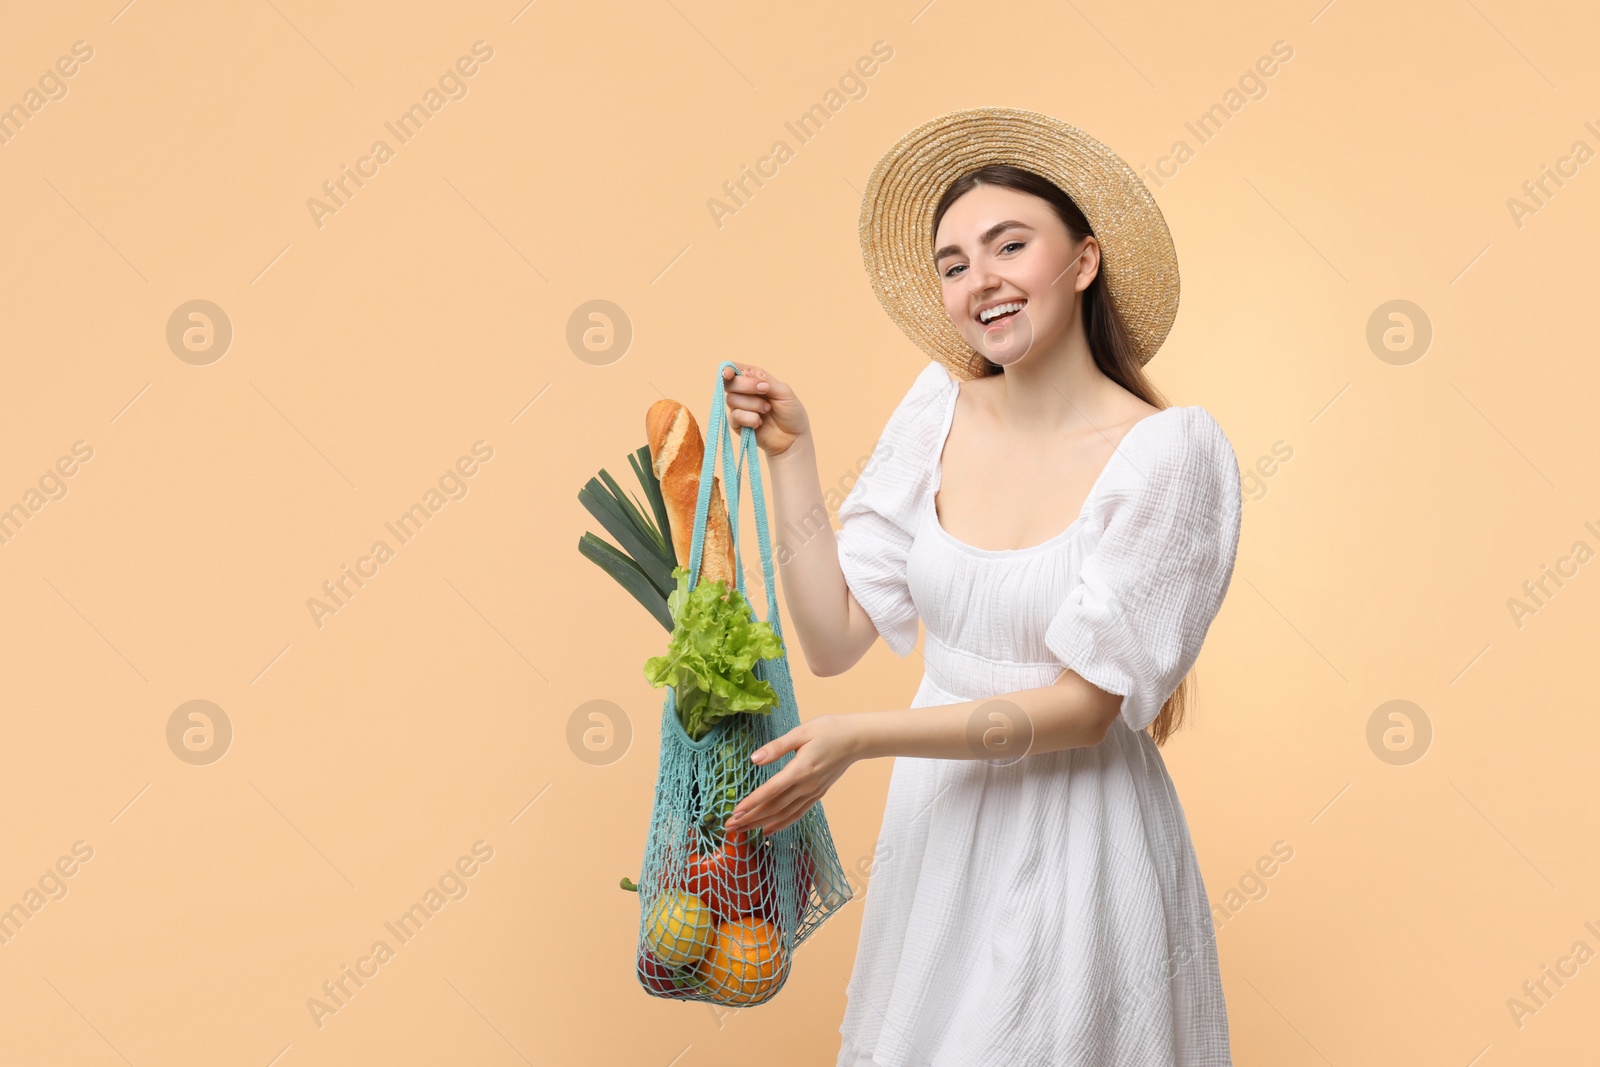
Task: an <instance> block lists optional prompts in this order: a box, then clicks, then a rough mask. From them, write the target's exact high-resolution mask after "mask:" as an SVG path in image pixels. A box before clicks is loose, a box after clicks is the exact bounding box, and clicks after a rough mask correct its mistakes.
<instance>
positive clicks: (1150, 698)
mask: <svg viewBox="0 0 1600 1067" xmlns="http://www.w3.org/2000/svg"><path fill="white" fill-rule="evenodd" d="M861 228H862V248H863V253H864V256H865V259H866V263H867V267H868V273H869V275H870V276H871V277H872V279H873V284H874V286H875V289H876V291H877V293H878V296H879V299H880V300H881V301H882V302H883V304H884V307H885V309H886V310H887V311H888V313H889V315H890V316H891V317H892V318H893V319H894V320H895V321H896V322H897V323H898V324H899V325H900V326H901V327H902V329H904V330H905V331H906V332H907V333H908V334H909V335H910V336H911V337H912V339H913V340H914V341H916V342H917V343H918V345H919V346H921V347H922V348H923V349H924V350H925V351H926V352H928V354H929V355H930V356H931V357H932V358H933V362H931V363H930V364H929V365H928V366H927V367H926V368H924V369H923V371H922V372H921V373H920V374H919V375H918V376H917V378H916V380H915V381H914V382H913V383H912V385H911V387H910V389H909V391H908V392H907V393H906V394H905V396H904V398H903V399H902V400H901V402H900V404H899V406H898V407H897V408H896V409H895V411H894V413H893V414H892V415H891V416H890V418H889V422H888V425H887V426H886V427H885V429H884V431H883V434H882V436H881V438H880V439H879V442H878V446H877V448H876V449H875V450H874V454H873V458H872V460H871V462H870V463H869V465H868V467H867V468H866V469H865V470H864V471H863V473H862V476H861V478H860V480H859V481H858V482H857V483H856V485H855V486H854V487H853V488H852V489H851V491H850V494H849V496H848V497H847V498H846V500H845V501H844V503H843V504H842V506H841V507H840V509H839V519H840V522H841V529H839V530H837V531H832V530H831V528H830V527H829V526H828V524H826V523H821V524H813V525H820V527H821V529H820V530H819V531H818V533H817V535H816V536H813V537H811V538H810V539H809V540H807V541H806V542H804V543H802V544H798V545H793V546H786V547H787V548H789V549H790V551H788V552H787V553H784V554H781V556H780V570H781V573H782V576H783V577H782V582H783V587H784V592H785V593H786V594H787V600H788V606H789V611H790V614H791V616H792V618H793V628H794V631H795V633H796V634H797V635H798V637H799V641H800V645H801V648H802V649H803V651H804V653H805V657H806V661H807V663H808V665H809V666H810V667H811V668H812V670H813V671H814V672H816V673H817V674H822V675H833V674H839V673H841V672H843V671H845V670H848V669H849V668H850V667H851V666H853V665H854V664H855V663H856V662H857V661H858V660H860V658H861V657H862V655H863V654H864V653H865V652H866V650H867V648H868V647H869V646H870V645H871V644H872V642H873V640H874V639H875V638H876V637H877V636H879V635H881V636H882V637H883V639H884V641H885V642H886V643H887V644H888V645H889V647H890V648H892V649H893V650H894V651H895V652H896V653H897V654H899V655H901V656H904V655H906V654H907V653H909V652H910V651H911V650H912V648H913V646H914V644H915V641H916V636H917V624H918V620H919V618H920V619H921V620H922V621H923V622H924V623H926V626H927V638H926V641H925V647H924V651H923V656H924V658H925V660H926V671H925V673H924V676H923V680H922V684H921V687H920V688H919V689H918V691H917V694H916V697H915V698H914V699H913V700H912V702H911V706H910V708H908V709H905V710H894V711H880V712H871V713H865V714H853V715H821V716H817V717H814V718H812V719H810V720H809V721H807V722H805V723H803V724H802V725H801V726H800V727H798V728H797V729H795V730H792V731H790V732H789V733H787V734H785V735H784V736H783V737H781V738H778V739H777V740H775V741H773V742H771V743H770V744H768V745H766V746H765V747H764V748H763V749H762V750H759V751H758V752H757V753H756V754H755V757H754V758H755V759H756V761H757V762H768V761H770V760H772V759H775V758H777V757H778V756H781V755H782V754H783V753H785V752H790V751H792V752H794V754H795V755H794V757H793V759H791V760H790V762H789V764H788V765H787V766H786V767H784V768H783V769H782V770H781V771H779V772H778V773H777V774H775V775H774V776H773V777H772V779H771V780H770V781H768V782H767V783H765V784H764V785H762V786H761V787H760V788H758V789H756V790H754V791H753V792H752V793H751V794H750V795H749V796H747V797H745V798H744V799H743V800H742V801H741V802H740V803H739V805H738V807H737V809H736V811H735V816H734V819H733V820H731V821H730V825H737V826H744V827H752V826H760V827H762V828H763V829H765V830H767V831H768V832H775V831H777V830H781V829H783V828H784V827H786V826H788V825H790V824H792V823H794V822H795V821H796V820H797V819H799V818H800V816H801V815H802V814H804V812H805V811H806V810H807V809H808V808H809V807H810V806H811V805H812V804H814V803H815V802H816V801H817V800H818V799H820V798H821V797H822V795H823V794H824V793H825V792H826V791H827V789H828V788H829V787H830V786H831V785H832V784H833V783H834V782H835V781H837V780H838V778H839V776H840V775H842V774H843V773H844V772H845V770H846V769H848V768H849V766H850V765H851V764H852V763H854V762H855V761H857V760H861V759H871V758H879V757H885V756H893V757H896V759H895V763H894V770H893V774H892V776H891V781H890V787H889V797H888V802H887V806H886V809H885V812H884V820H883V826H882V830H881V831H880V837H879V842H878V850H877V855H878V857H879V862H878V864H877V866H876V867H875V869H874V871H873V873H872V880H871V885H870V890H869V892H868V893H867V896H866V901H865V904H864V906H863V913H862V920H861V921H862V927H861V941H860V948H859V951H858V954H857V957H856V962H855V969H854V973H853V974H852V976H851V980H850V985H849V990H848V992H849V1005H848V1008H847V1010H846V1012H845V1017H844V1021H843V1024H842V1025H841V1027H840V1032H841V1033H842V1035H843V1042H842V1045H841V1048H840V1052H839V1060H838V1062H839V1064H840V1065H841V1067H852V1065H857V1064H861V1065H866V1064H877V1065H901V1064H906V1065H912V1064H915V1065H936V1067H943V1065H947V1064H948V1065H961V1067H971V1065H980V1064H995V1065H1002V1064H1003V1065H1006V1067H1022V1065H1034V1064H1082V1065H1094V1067H1099V1065H1107V1064H1130V1065H1131V1064H1141V1065H1142V1064H1152V1065H1154V1064H1163V1065H1167V1064H1176V1065H1181V1067H1214V1065H1223V1064H1230V1063H1231V1058H1230V1052H1229V1041H1228V1025H1227V1013H1226V1007H1225V1005H1224V1000H1223V994H1222V984H1221V979H1220V976H1219V971H1218V965H1217V955H1216V935H1215V931H1214V928H1213V926H1212V922H1211V914H1210V905H1209V901H1208V899H1207V895H1206V891H1205V886H1204V884H1203V883H1202V881H1201V878H1200V871H1199V865H1198V863H1197V862H1196V859H1195V854H1194V849H1193V845H1192V843H1191V840H1190V836H1189V830H1188V826H1187V823H1186V821H1185V818H1184V814H1183V809H1182V807H1181V805H1180V804H1179V802H1178V798H1177V794H1176V793H1175V792H1174V790H1173V785H1172V780H1171V778H1170V777H1169V776H1168V774H1167V771H1166V766H1165V763H1164V762H1163V760H1162V759H1161V755H1160V753H1159V751H1158V749H1157V745H1158V744H1159V743H1160V742H1162V741H1164V740H1165V738H1166V737H1167V736H1168V735H1169V734H1170V733H1171V731H1172V730H1173V729H1174V728H1175V727H1176V726H1177V725H1178V723H1179V720H1180V717H1181V713H1182V707H1183V701H1184V690H1185V686H1184V685H1183V684H1182V683H1184V682H1185V680H1186V676H1187V675H1188V673H1189V670H1190V668H1191V667H1192V666H1193V664H1194V661H1195V659H1196V657H1197V656H1198V655H1199V652H1200V647H1201V643H1202V641H1203V640H1204V638H1205V634H1206V631H1207V630H1208V628H1209V627H1210V624H1211V621H1212V619H1213V618H1214V617H1215V615H1216V613H1217V611H1218V609H1219V608H1220V606H1221V604H1222V599H1223V597H1224V595H1225V593H1226V592H1227V588H1228V585H1229V583H1230V581H1231V578H1232V574H1233V562H1234V553H1235V550H1236V548H1237V544H1238V537H1239V517H1240V495H1239V471H1238V465H1237V462H1236V460H1235V458H1234V454H1233V450H1232V447H1231V446H1230V444H1229V442H1228V439H1227V437H1226V436H1225V435H1224V433H1223V432H1222V429H1221V427H1219V426H1218V425H1217V423H1216V421H1215V420H1214V419H1213V418H1212V417H1211V416H1210V414H1208V413H1207V412H1206V411H1205V409H1204V408H1201V407H1168V406H1166V405H1165V404H1164V403H1163V402H1162V401H1161V399H1160V397H1159V394H1157V393H1156V391H1155V390H1154V389H1153V388H1152V387H1151V385H1150V384H1149V382H1148V381H1147V380H1146V379H1145V377H1144V374H1143V372H1142V369H1141V368H1142V366H1143V364H1144V363H1145V362H1147V361H1148V360H1149V359H1150V357H1151V356H1153V355H1154V354H1155V351H1156V349H1157V348H1158V347H1159V346H1160V344H1161V341H1162V339H1163V338H1164V337H1165V335H1166V332H1167V330H1168V328H1169V327H1170V325H1171V323H1172V320H1173V317H1174V316H1175V315H1176V311H1177V292H1178V283H1177V265H1176V261H1175V256H1174V253H1173V251H1172V243H1171V238H1170V237H1169V236H1168V234H1167V230H1166V225H1165V223H1164V221H1163V220H1162V218H1161V214H1160V211H1159V210H1158V209H1157V208H1156V206H1155V203H1154V200H1153V199H1152V198H1151V197H1150V194H1149V192H1148V191H1147V190H1146V189H1145V187H1144V186H1143V184H1142V183H1141V182H1140V181H1139V179H1138V177H1137V176H1136V175H1135V174H1134V172H1133V171H1132V169H1131V168H1129V167H1128V166H1127V164H1126V163H1124V162H1123V161H1122V160H1120V159H1119V158H1117V157H1116V155H1115V154H1114V153H1112V152H1111V151H1110V150H1109V149H1107V148H1105V147H1104V146H1103V145H1101V144H1099V143H1098V142H1096V141H1094V140H1093V139H1092V138H1090V137H1088V136H1087V135H1086V134H1084V133H1082V132H1081V131H1079V130H1076V129H1074V128H1073V127H1071V126H1068V125H1067V124H1065V123H1062V122H1060V121H1058V120H1056V119H1052V118H1049V117H1048V116H1044V115H1038V114H1036V113H1033V112H1027V111H1018V110H1014V109H1004V108H979V109H973V110H969V111H961V112H956V113H954V114H952V115H947V116H945V117H943V118H940V119H936V120H934V121H933V122H930V123H927V124H925V125H923V126H921V127H919V128H918V129H916V130H913V131H912V132H911V133H910V134H908V135H907V136H906V137H905V138H904V139H902V140H901V141H900V142H899V143H898V144H897V145H896V146H895V147H894V148H892V149H891V150H890V151H889V153H888V154H886V155H885V156H884V158H883V159H882V160H881V161H880V162H879V164H878V166H877V168H876V169H875V170H874V172H873V176H872V180H871V182H870V183H869V185H868V189H867V193H866V199H865V203H864V206H863V210H862V224H861ZM739 366H740V373H738V374H737V375H734V374H733V372H732V369H731V368H727V369H725V371H724V376H725V378H726V379H727V382H726V385H727V390H728V407H729V417H730V419H731V420H732V424H733V425H734V426H736V427H744V426H752V427H754V428H755V434H756V441H757V443H758V444H759V445H760V447H761V448H762V450H763V451H764V452H765V453H766V454H767V457H768V467H769V470H770V471H771V474H770V479H771V484H772V486H773V489H772V492H773V497H774V506H775V508H776V512H777V521H778V525H779V528H780V529H794V528H803V527H804V525H805V523H806V521H807V520H808V518H809V517H812V516H818V515H824V514H826V512H825V511H824V510H823V504H822V493H821V487H820V480H819V478H818V474H817V466H816V458H815V448H814V446H813V444H812V441H811V435H810V429H809V419H808V417H807V415H806V411H805V408H804V406H803V405H802V404H801V402H800V398H799V397H798V396H797V395H796V394H795V391H794V390H793V389H792V388H790V387H789V386H788V385H787V384H785V383H784V382H783V381H781V380H779V379H778V378H777V377H775V376H774V375H773V374H771V373H770V372H768V371H766V370H765V369H763V368H761V367H757V366H747V365H743V364H740V365H739ZM791 524H793V525H791ZM1152 729H1153V734H1154V736H1152V734H1151V732H1147V731H1150V730H1152Z"/></svg>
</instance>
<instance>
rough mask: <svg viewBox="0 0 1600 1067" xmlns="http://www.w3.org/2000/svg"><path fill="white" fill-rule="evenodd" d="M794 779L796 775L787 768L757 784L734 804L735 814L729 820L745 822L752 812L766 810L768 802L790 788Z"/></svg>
mask: <svg viewBox="0 0 1600 1067" xmlns="http://www.w3.org/2000/svg"><path fill="white" fill-rule="evenodd" d="M793 780H794V776H793V775H791V774H788V773H787V769H785V770H783V771H779V772H778V773H777V774H775V775H773V776H772V777H771V778H769V779H768V780H767V781H765V782H762V783H761V784H760V785H758V786H756V788H754V789H752V790H751V791H750V792H749V794H747V795H746V796H745V798H744V799H743V800H741V801H739V803H737V804H735V805H734V806H733V814H731V815H729V816H728V819H729V821H730V822H731V821H734V820H738V821H740V822H745V821H748V820H749V818H750V814H751V813H752V812H756V811H764V810H766V806H767V804H768V802H769V801H771V800H772V799H774V798H775V797H777V796H780V795H782V793H783V792H784V790H786V789H788V788H789V783H790V782H792V781H793Z"/></svg>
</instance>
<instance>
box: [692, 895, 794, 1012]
mask: <svg viewBox="0 0 1600 1067" xmlns="http://www.w3.org/2000/svg"><path fill="white" fill-rule="evenodd" d="M694 971H695V975H696V976H697V977H698V978H699V979H700V980H701V981H702V982H704V983H705V984H706V987H707V988H706V992H709V993H711V994H712V995H713V996H714V997H716V998H717V1000H718V1001H719V1002H721V1003H724V1004H754V1003H756V1002H757V1001H761V1000H765V999H766V998H767V997H768V996H770V995H771V994H772V993H773V991H774V990H776V989H777V988H778V986H779V985H780V984H781V983H782V982H783V978H784V975H785V974H787V973H788V971H789V957H788V954H787V953H786V952H784V950H783V935H782V934H781V933H780V932H779V931H778V928H777V927H776V926H774V925H772V924H771V923H770V922H768V921H767V920H765V919H761V918H757V917H756V916H754V915H745V916H741V917H739V918H737V919H725V920H723V921H722V922H720V923H718V924H717V930H716V936H715V937H714V938H713V940H712V942H711V947H710V949H709V950H708V951H707V952H706V954H705V955H704V956H703V957H701V959H700V962H698V963H697V964H695V969H694Z"/></svg>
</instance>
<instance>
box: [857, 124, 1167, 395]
mask: <svg viewBox="0 0 1600 1067" xmlns="http://www.w3.org/2000/svg"><path fill="white" fill-rule="evenodd" d="M990 163H1010V164H1012V165H1014V166H1018V167H1023V168H1026V169H1027V170H1031V171H1033V172H1035V173H1037V174H1039V175H1042V176H1043V177H1046V178H1049V179H1050V180H1051V181H1053V182H1055V183H1056V184H1057V185H1059V186H1060V187H1061V188H1062V189H1063V190H1065V191H1066V193H1067V195H1069V196H1071V197H1072V199H1073V200H1074V201H1075V202H1076V203H1077V205H1078V207H1080V208H1081V209H1083V213H1084V215H1085V216H1086V217H1087V218H1088V219H1089V226H1090V227H1091V228H1092V229H1093V230H1094V235H1095V237H1096V238H1097V239H1098V240H1099V242H1100V271H1101V273H1103V274H1104V275H1105V281H1106V285H1107V286H1108V288H1109V290H1110V293H1111V299H1112V301H1113V302H1114V303H1115V304H1116V306H1117V311H1118V312H1119V313H1120V314H1121V316H1122V321H1123V323H1124V324H1126V326H1127V327H1128V333H1129V335H1130V336H1131V338H1132V340H1133V347H1134V351H1135V353H1136V354H1137V356H1138V359H1139V362H1140V363H1141V364H1142V363H1148V362H1149V361H1150V358H1151V357H1152V356H1154V355H1155V354H1156V350H1157V349H1158V348H1160V347H1161V342H1162V341H1163V340H1165V338H1166V336H1167V331H1168V330H1170V329H1171V328H1172V320H1173V319H1174V318H1176V317H1177V314H1178V256H1177V251H1176V250H1175V249H1174V248H1173V246H1172V235H1171V234H1170V233H1168V232H1167V223H1166V220H1165V219H1163V218H1162V217H1161V209H1160V208H1158V207H1157V206H1156V202H1155V198H1154V197H1152V196H1151V195H1150V190H1148V189H1146V188H1145V185H1144V182H1142V181H1140V180H1139V176H1138V175H1137V174H1135V173H1134V171H1133V168H1132V167H1130V166H1128V164H1127V163H1125V162H1124V161H1123V160H1122V157H1120V156H1118V155H1117V154H1116V153H1115V152H1113V151H1111V149H1109V148H1107V147H1106V146H1105V145H1103V144H1101V143H1100V142H1099V141H1097V140H1095V139H1094V138H1093V137H1090V136H1089V135H1088V134H1087V133H1084V132H1083V131H1082V130H1080V129H1078V128H1077V127H1075V126H1069V125H1068V124H1067V123H1065V122H1062V121H1061V120H1060V119H1056V118H1051V117H1050V116H1049V115H1042V114H1040V113H1039V112H1037V111H1025V110H1022V109H1019V108H1010V107H977V108H970V109H967V110H964V111H953V112H951V113H950V114H948V115H943V116H940V117H939V118H936V119H932V120H931V121H928V122H925V123H923V124H922V125H921V126H918V127H917V128H916V129H914V130H912V131H911V132H910V133H908V134H906V135H905V136H904V137H902V138H900V140H899V141H898V142H897V143H896V144H895V145H894V147H892V148H890V149H889V151H887V152H885V153H884V155H883V158H882V159H880V160H878V165H877V166H876V167H874V168H873V170H872V177H871V178H870V179H868V181H867V191H866V193H865V195H863V196H862V198H861V258H862V260H863V262H864V263H865V264H866V268H867V276H868V277H869V278H870V279H871V280H872V289H873V291H874V292H875V293H877V294H878V301H879V302H880V303H881V304H883V309H884V310H885V311H887V312H888V313H889V317H890V318H891V319H893V320H894V321H895V324H896V325H898V326H899V327H900V329H901V330H903V331H905V334H906V336H907V337H910V338H911V340H912V341H914V342H916V344H917V347H919V348H921V349H922V350H923V351H924V352H926V353H928V355H930V356H932V357H933V358H934V359H936V360H938V361H939V362H940V363H943V364H944V365H945V366H946V367H948V368H950V371H951V373H952V374H954V375H956V376H958V377H960V378H963V379H966V378H971V377H972V376H973V371H972V370H971V367H972V366H973V365H974V364H975V363H976V360H975V359H974V356H975V353H974V351H973V349H972V346H971V345H969V344H967V342H966V341H965V340H964V339H963V338H962V336H961V334H960V333H959V332H958V331H957V330H956V328H955V325H954V324H953V323H952V322H951V321H950V316H949V315H948V314H947V313H946V311H945V309H944V300H943V298H942V296H941V292H940V290H941V287H940V278H939V274H938V271H937V270H935V268H934V263H933V209H934V207H935V205H937V204H938V202H939V198H940V197H941V196H943V195H944V191H945V189H947V188H949V186H950V183H951V182H953V181H955V180H956V179H957V178H959V177H961V176H962V175H964V174H966V173H968V172H969V171H973V170H976V169H977V168H979V167H982V166H986V165H988V164H990Z"/></svg>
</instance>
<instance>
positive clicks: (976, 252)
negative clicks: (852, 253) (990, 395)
mask: <svg viewBox="0 0 1600 1067" xmlns="http://www.w3.org/2000/svg"><path fill="white" fill-rule="evenodd" d="M933 247H934V249H935V251H934V268H935V270H937V271H938V273H939V278H940V287H941V290H942V292H943V296H944V308H945V312H946V313H947V314H948V315H949V316H950V321H951V322H952V323H954V324H955V328H956V330H957V331H959V332H960V334H961V336H962V337H963V338H965V339H966V341H967V343H968V344H969V345H971V346H972V347H973V349H975V350H976V351H978V352H980V353H982V354H983V355H984V356H986V357H987V358H988V359H989V361H990V362H992V363H997V364H999V365H1000V366H1002V367H1005V366H1010V365H1011V364H1013V363H1016V362H1017V361H1018V360H1020V359H1022V358H1023V357H1024V356H1026V355H1027V354H1028V352H1030V351H1032V350H1033V349H1034V348H1036V347H1039V346H1049V345H1052V344H1054V343H1056V342H1057V341H1058V340H1059V339H1060V338H1061V337H1062V336H1064V335H1065V331H1066V330H1067V328H1068V327H1070V326H1071V325H1072V324H1073V322H1074V319H1075V318H1076V317H1077V313H1078V309H1077V305H1078V300H1079V295H1078V294H1080V293H1081V292H1083V290H1084V289H1086V288H1088V286H1089V283H1090V282H1092V281H1093V280H1094V277H1095V273H1096V271H1097V270H1098V269H1099V266H1100V243H1099V242H1098V241H1096V240H1095V238H1094V237H1092V236H1085V237H1083V238H1082V239H1081V240H1077V241H1074V240H1073V239H1072V235H1071V234H1070V233H1068V232H1067V227H1066V225H1065V224H1064V223H1063V222H1062V221H1061V216H1059V215H1057V214H1056V212H1055V209H1054V208H1052V207H1051V206H1050V205H1049V204H1048V203H1046V202H1045V201H1044V200H1041V199H1039V198H1038V197H1036V196H1034V195H1032V194H1031V193H1024V192H1021V191H1019V190H1016V189H1010V188H1007V187H1005V186H1001V185H978V186H975V187H974V188H973V189H971V190H970V191H969V192H967V193H965V194H963V195H962V196H961V197H960V198H959V199H958V200H956V201H955V202H954V203H953V204H951V205H950V207H949V209H948V210H947V211H945V213H944V217H943V218H942V219H940V220H939V227H938V230H937V231H936V232H935V234H934V242H933ZM996 311H998V312H1000V314H999V315H998V317H994V318H993V319H992V321H985V320H990V318H991V316H993V315H994V314H995V312H996ZM1080 328H1081V327H1080Z"/></svg>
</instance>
